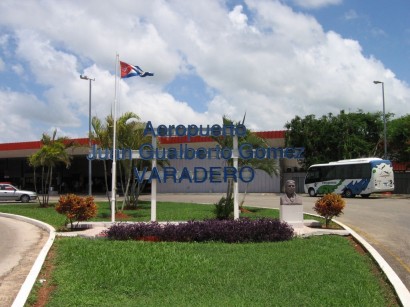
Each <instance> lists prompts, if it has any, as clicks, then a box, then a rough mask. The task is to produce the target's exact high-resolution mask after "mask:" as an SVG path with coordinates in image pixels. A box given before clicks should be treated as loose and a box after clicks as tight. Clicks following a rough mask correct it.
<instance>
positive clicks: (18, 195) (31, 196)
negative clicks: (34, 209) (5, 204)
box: [0, 183, 37, 203]
mask: <svg viewBox="0 0 410 307" xmlns="http://www.w3.org/2000/svg"><path fill="white" fill-rule="evenodd" d="M36 198H37V194H36V192H32V191H24V190H19V189H17V188H16V187H15V186H13V185H11V184H3V183H0V201H10V200H14V201H21V202H22V203H28V202H30V200H35V199H36Z"/></svg>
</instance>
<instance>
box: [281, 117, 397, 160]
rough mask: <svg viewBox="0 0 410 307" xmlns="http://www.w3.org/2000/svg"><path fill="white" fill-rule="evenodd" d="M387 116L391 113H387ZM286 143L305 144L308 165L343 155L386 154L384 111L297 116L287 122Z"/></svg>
mask: <svg viewBox="0 0 410 307" xmlns="http://www.w3.org/2000/svg"><path fill="white" fill-rule="evenodd" d="M387 116H388V117H390V116H391V114H388V115H387ZM285 128H286V129H287V131H286V139H285V142H286V146H303V147H305V159H304V160H302V161H300V163H301V165H302V166H304V167H305V168H307V167H309V166H310V165H312V164H315V163H327V162H329V161H336V160H342V159H353V158H360V157H370V156H383V117H382V114H381V112H376V113H364V112H363V111H362V110H358V111H357V112H355V113H346V112H345V111H343V110H342V111H341V112H340V113H339V115H337V116H334V115H333V114H332V113H329V114H328V115H323V116H322V117H321V118H316V117H315V115H308V116H306V117H305V118H301V117H299V116H296V117H295V118H294V119H292V120H291V121H290V122H288V123H286V125H285Z"/></svg>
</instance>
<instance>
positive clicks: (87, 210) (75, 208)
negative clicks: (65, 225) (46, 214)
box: [56, 194, 97, 229]
mask: <svg viewBox="0 0 410 307" xmlns="http://www.w3.org/2000/svg"><path fill="white" fill-rule="evenodd" d="M56 211H57V212H58V213H60V214H64V215H65V216H66V218H67V220H68V221H69V222H70V225H71V229H73V228H74V225H73V222H74V221H77V222H80V221H87V220H89V219H91V218H93V217H95V216H96V215H97V205H96V204H95V203H94V197H92V196H87V197H81V196H77V195H75V194H66V195H61V196H60V198H59V200H58V203H57V205H56ZM77 224H78V223H77Z"/></svg>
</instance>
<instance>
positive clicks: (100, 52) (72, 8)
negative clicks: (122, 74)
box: [0, 0, 410, 142]
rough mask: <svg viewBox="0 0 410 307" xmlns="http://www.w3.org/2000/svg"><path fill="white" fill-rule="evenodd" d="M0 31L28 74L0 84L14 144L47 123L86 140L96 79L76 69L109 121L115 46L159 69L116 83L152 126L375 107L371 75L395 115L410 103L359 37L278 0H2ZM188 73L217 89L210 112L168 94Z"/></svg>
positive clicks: (257, 121)
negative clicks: (236, 1) (235, 1)
mask: <svg viewBox="0 0 410 307" xmlns="http://www.w3.org/2000/svg"><path fill="white" fill-rule="evenodd" d="M306 3H308V2H306ZM309 3H310V5H311V6H314V5H316V6H320V5H325V4H326V5H331V4H332V5H336V4H338V3H340V1H336V0H334V1H310V2H309ZM245 6H246V7H245ZM26 12H30V14H27V13H26ZM0 26H4V27H7V28H8V29H11V30H10V31H9V33H6V34H4V35H0V44H1V46H2V48H3V49H4V48H5V49H7V50H8V51H9V55H8V56H10V54H11V55H12V62H13V63H14V64H13V66H12V67H13V68H12V69H13V70H14V73H15V74H16V76H22V77H21V78H20V79H19V82H20V83H19V87H16V88H15V89H14V88H13V89H11V90H4V89H2V88H0V104H1V106H2V108H3V109H4V107H7V108H8V115H5V114H3V115H0V122H3V123H4V124H3V125H6V126H3V127H1V128H4V129H7V128H6V127H8V126H10V125H13V127H12V128H11V130H12V132H13V133H11V134H10V135H11V137H13V138H14V139H15V140H28V139H32V138H34V139H38V138H39V137H40V135H41V133H42V132H43V131H50V130H49V129H50V127H52V128H53V129H54V128H57V129H59V131H61V133H66V135H69V136H78V137H85V136H86V135H87V132H88V107H89V101H88V94H89V87H88V85H89V84H88V82H85V81H84V80H81V79H80V78H79V75H80V74H85V75H88V76H90V77H92V78H95V82H92V115H96V116H98V117H100V118H104V117H105V116H106V115H108V114H109V113H110V112H111V108H112V104H113V101H114V81H115V76H114V71H115V65H114V64H115V54H116V53H117V52H118V53H119V54H120V57H121V60H123V61H125V62H128V63H130V64H136V65H140V66H141V67H142V68H144V69H146V70H148V71H153V72H154V73H155V76H154V77H147V78H138V77H135V78H130V79H125V80H121V82H120V83H121V90H120V93H119V95H118V96H119V97H118V98H119V99H118V109H119V114H121V113H122V112H126V111H132V112H135V113H137V114H138V115H140V117H141V118H142V120H144V121H148V120H150V121H152V122H153V123H154V125H158V124H179V123H181V124H190V123H196V124H214V123H220V122H221V118H222V115H228V116H229V117H230V118H232V119H233V120H240V119H242V118H243V115H244V113H245V112H246V114H247V116H246V123H247V125H248V126H249V127H250V128H252V129H254V130H274V129H283V128H284V124H285V123H286V122H287V121H290V120H291V119H292V118H294V117H295V116H296V115H299V116H302V117H303V116H305V115H308V114H316V115H317V116H321V115H323V114H327V113H329V112H333V113H338V112H339V111H340V110H342V109H345V110H346V111H349V110H350V111H356V110H357V109H359V108H361V109H363V110H365V111H369V112H373V111H379V110H380V99H381V94H380V89H378V88H377V87H376V86H375V85H374V84H373V83H372V81H373V80H376V79H383V80H382V81H384V82H385V87H386V102H388V112H394V113H396V114H400V112H402V110H405V109H406V101H408V99H409V98H410V90H409V88H408V85H406V84H405V83H403V82H401V81H400V80H397V79H396V78H395V76H394V74H393V72H391V71H389V70H388V69H386V68H385V67H384V66H383V63H381V62H380V61H379V60H377V59H375V58H373V57H370V58H369V57H365V56H364V55H363V53H362V47H361V45H360V43H359V42H357V41H354V40H349V39H345V38H343V37H341V36H340V35H339V34H337V33H335V32H325V31H324V30H323V28H322V26H321V25H320V24H319V23H318V22H317V20H316V19H314V18H313V17H312V16H311V15H308V14H302V13H297V12H295V11H293V10H292V9H291V8H290V7H288V6H286V5H284V4H282V3H281V2H279V1H263V0H258V1H256V0H247V1H245V3H244V4H243V5H237V6H234V7H233V8H227V7H225V6H224V2H223V1H166V2H165V1H161V0H156V1H155V0H153V1H137V2H135V1H131V0H129V1H127V0H122V1H117V2H116V4H115V5H112V4H110V2H101V1H96V0H95V1H92V0H90V1H86V2H84V3H79V2H76V1H62V0H61V1H53V0H46V1H43V2H40V3H39V2H35V3H34V2H31V1H24V2H23V1H21V2H15V1H3V2H2V3H1V4H0ZM6 37H7V38H6ZM11 39H12V40H13V44H15V46H14V45H13V46H14V47H13V48H11V45H10V43H9V42H10V40H11ZM1 42H3V43H1ZM4 61H5V62H6V60H4ZM0 65H1V63H0ZM0 67H1V66H0ZM188 71H189V73H192V74H196V75H197V76H198V77H199V78H202V79H203V81H204V83H205V85H206V87H208V88H210V89H212V91H211V92H214V93H216V94H215V95H214V97H212V98H211V99H210V100H209V101H208V102H207V104H206V105H205V106H203V108H202V109H206V111H205V112H198V111H196V109H195V107H194V106H193V104H194V103H193V102H192V101H179V100H178V99H176V98H175V97H173V96H172V93H169V92H166V91H165V90H164V89H165V88H166V86H167V85H168V84H169V82H171V81H172V80H174V78H175V77H176V76H178V75H179V74H181V73H184V74H185V73H187V72H188ZM3 75H4V74H1V68H0V78H2V76H3ZM0 80H1V79H0ZM10 86H13V84H12V85H10ZM191 90H192V91H196V90H197V89H196V88H192V89H191ZM19 91H21V92H19ZM6 101H14V103H13V104H9V103H8V102H7V103H6ZM19 121H21V123H20V122H19ZM40 129H44V130H43V131H42V130H40ZM27 131H30V133H27ZM2 141H5V139H4V138H3V139H2V138H0V142H2Z"/></svg>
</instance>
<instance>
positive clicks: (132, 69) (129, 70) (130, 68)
mask: <svg viewBox="0 0 410 307" xmlns="http://www.w3.org/2000/svg"><path fill="white" fill-rule="evenodd" d="M120 66H121V78H129V77H134V76H140V77H142V78H143V77H146V76H153V75H154V74H153V73H152V72H148V71H143V70H142V69H141V68H140V67H138V66H134V65H130V64H127V63H125V62H121V61H120Z"/></svg>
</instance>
